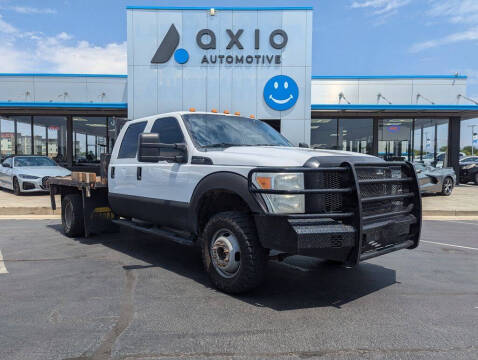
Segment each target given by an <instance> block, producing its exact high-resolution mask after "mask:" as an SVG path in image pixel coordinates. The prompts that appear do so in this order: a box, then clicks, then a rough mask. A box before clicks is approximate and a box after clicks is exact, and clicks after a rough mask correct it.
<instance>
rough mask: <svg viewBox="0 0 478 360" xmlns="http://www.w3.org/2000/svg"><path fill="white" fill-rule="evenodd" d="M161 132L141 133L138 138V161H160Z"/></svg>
mask: <svg viewBox="0 0 478 360" xmlns="http://www.w3.org/2000/svg"><path fill="white" fill-rule="evenodd" d="M160 144H161V143H160V142H159V134H156V133H150V134H148V133H141V134H139V140H138V161H139V162H152V163H155V162H158V161H159V154H160V153H159V146H160Z"/></svg>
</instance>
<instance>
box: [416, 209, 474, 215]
mask: <svg viewBox="0 0 478 360" xmlns="http://www.w3.org/2000/svg"><path fill="white" fill-rule="evenodd" d="M422 216H452V217H453V216H478V211H460V210H423V211H422Z"/></svg>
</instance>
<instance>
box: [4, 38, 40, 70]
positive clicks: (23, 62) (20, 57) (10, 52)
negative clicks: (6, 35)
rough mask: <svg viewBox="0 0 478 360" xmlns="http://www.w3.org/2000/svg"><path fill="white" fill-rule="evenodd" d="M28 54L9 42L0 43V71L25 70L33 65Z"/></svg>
mask: <svg viewBox="0 0 478 360" xmlns="http://www.w3.org/2000/svg"><path fill="white" fill-rule="evenodd" d="M31 60H32V59H31V56H30V54H28V53H26V52H24V51H21V50H19V49H16V48H15V47H14V46H11V45H9V44H0V63H1V64H2V72H5V73H11V72H13V73H15V72H26V71H27V70H30V69H31V68H32V66H33V63H32V62H31Z"/></svg>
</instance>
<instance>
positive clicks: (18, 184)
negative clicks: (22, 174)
mask: <svg viewBox="0 0 478 360" xmlns="http://www.w3.org/2000/svg"><path fill="white" fill-rule="evenodd" d="M15 183H16V184H17V186H18V187H17V186H15ZM13 193H14V194H15V195H17V196H20V195H21V194H22V189H20V183H19V182H18V179H17V178H16V177H14V178H13Z"/></svg>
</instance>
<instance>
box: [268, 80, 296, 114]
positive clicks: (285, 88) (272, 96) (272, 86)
mask: <svg viewBox="0 0 478 360" xmlns="http://www.w3.org/2000/svg"><path fill="white" fill-rule="evenodd" d="M298 97H299V87H298V86H297V83H296V82H295V81H294V79H292V78H291V77H289V76H287V75H277V76H274V77H273V78H271V79H269V81H268V82H267V83H266V86H264V100H265V102H266V104H267V105H268V106H269V107H270V108H271V109H274V110H277V111H284V110H288V109H290V108H291V107H292V106H294V105H295V103H296V102H297V98H298Z"/></svg>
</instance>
